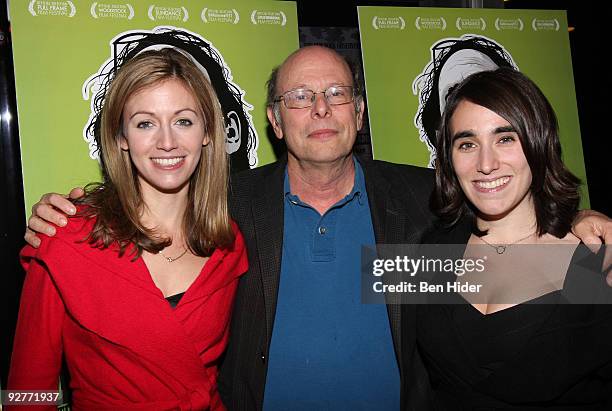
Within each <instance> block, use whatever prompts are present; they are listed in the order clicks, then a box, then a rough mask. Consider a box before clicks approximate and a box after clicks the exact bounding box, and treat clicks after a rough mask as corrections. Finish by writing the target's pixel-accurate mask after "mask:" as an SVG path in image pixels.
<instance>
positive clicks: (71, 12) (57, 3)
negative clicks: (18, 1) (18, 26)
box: [28, 0, 77, 17]
mask: <svg viewBox="0 0 612 411" xmlns="http://www.w3.org/2000/svg"><path fill="white" fill-rule="evenodd" d="M28 11H29V12H30V14H31V15H32V16H34V17H36V16H64V17H74V16H75V15H76V12H77V9H76V6H75V5H74V3H73V2H72V1H70V0H31V1H30V2H29V3H28Z"/></svg>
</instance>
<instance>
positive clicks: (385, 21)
mask: <svg viewBox="0 0 612 411" xmlns="http://www.w3.org/2000/svg"><path fill="white" fill-rule="evenodd" d="M372 27H374V30H381V29H382V30H389V29H391V30H404V29H405V28H406V21H405V20H404V18H403V17H401V16H398V17H381V16H374V17H373V18H372Z"/></svg>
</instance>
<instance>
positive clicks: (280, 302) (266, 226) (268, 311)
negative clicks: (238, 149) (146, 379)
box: [26, 46, 610, 410]
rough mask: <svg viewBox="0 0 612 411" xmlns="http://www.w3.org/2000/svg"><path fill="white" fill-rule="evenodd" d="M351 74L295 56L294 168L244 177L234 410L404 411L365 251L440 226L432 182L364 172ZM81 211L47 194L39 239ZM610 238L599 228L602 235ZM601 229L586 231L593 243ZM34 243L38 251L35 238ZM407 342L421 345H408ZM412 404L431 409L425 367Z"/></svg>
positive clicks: (285, 133)
mask: <svg viewBox="0 0 612 411" xmlns="http://www.w3.org/2000/svg"><path fill="white" fill-rule="evenodd" d="M356 86H357V83H356V82H355V81H354V74H353V73H352V72H351V69H350V67H349V65H348V64H347V63H346V61H345V60H344V59H343V58H342V57H341V56H339V55H338V54H337V53H335V52H334V51H332V50H330V49H327V48H323V47H317V46H313V47H306V48H302V49H300V50H298V51H296V52H295V53H293V54H292V55H290V56H289V57H288V58H287V59H286V60H285V62H284V63H283V64H282V65H281V66H280V67H279V68H278V69H277V70H275V71H274V72H273V74H272V76H271V79H270V82H269V84H268V103H269V107H268V110H267V113H268V118H269V120H270V123H271V124H272V127H273V129H274V133H275V134H276V136H277V137H278V138H279V139H284V140H285V142H286V145H287V156H286V158H283V159H281V160H280V161H278V162H276V163H273V164H270V165H267V166H264V167H260V168H258V169H255V170H249V171H246V172H243V173H240V174H238V175H235V176H234V177H233V178H232V185H231V196H232V198H231V204H230V205H231V210H232V215H233V217H234V219H235V220H236V221H237V222H238V224H239V226H240V228H241V230H242V232H243V234H244V237H245V239H246V243H247V247H248V254H249V272H248V273H247V274H246V275H245V276H243V277H242V279H241V283H240V286H239V288H238V293H237V297H236V302H235V307H234V317H233V320H232V326H231V336H230V342H229V346H228V349H227V353H226V355H225V359H224V361H223V364H222V365H221V369H220V375H219V390H220V392H221V395H222V397H223V400H224V402H225V404H226V405H227V407H228V408H229V409H231V410H258V409H262V408H264V409H266V410H276V409H279V410H280V409H282V410H287V409H291V410H296V409H307V410H325V409H330V410H339V409H351V410H355V409H377V410H378V409H381V410H383V409H394V410H396V409H398V408H399V402H400V398H399V397H400V390H399V380H400V371H399V369H398V360H400V358H399V355H400V352H399V347H400V341H399V339H400V335H401V333H400V329H399V327H400V318H399V306H394V305H389V306H384V305H368V304H361V298H360V297H361V290H360V249H361V246H362V245H373V244H375V243H416V242H419V240H420V237H421V235H422V233H423V232H424V230H425V229H426V228H427V227H428V226H429V224H430V222H431V220H432V216H431V214H430V211H429V209H428V205H427V204H428V196H429V192H430V190H431V188H432V184H433V176H432V173H431V172H430V170H427V169H422V168H418V167H411V166H403V165H395V164H390V163H385V162H380V161H373V162H363V163H360V162H359V161H357V159H356V158H355V157H354V156H353V155H352V153H351V148H352V146H353V143H354V142H355V137H356V133H357V131H358V130H359V128H360V127H361V123H362V115H363V109H364V104H363V100H362V96H361V94H360V93H359V91H358V90H356ZM50 204H51V205H53V206H55V207H56V208H57V209H60V210H64V211H67V210H69V208H70V207H71V205H70V203H69V202H68V201H67V200H65V199H63V198H62V197H61V196H59V195H45V196H43V198H42V200H41V202H40V203H39V204H38V205H36V206H35V207H34V211H35V215H34V216H33V217H32V218H31V219H30V228H31V229H33V230H36V231H40V232H47V233H48V232H49V231H48V230H52V228H51V227H50V226H49V225H47V224H46V223H44V221H43V220H42V218H44V219H45V220H49V221H53V222H58V221H59V220H60V218H61V215H60V214H59V213H58V212H57V210H56V209H55V208H53V207H50V206H49V205H50ZM601 224H605V225H606V227H608V226H609V225H610V223H609V221H608V220H607V219H605V217H603V218H602V217H600V218H599V220H597V219H595V220H594V219H591V220H590V221H589V222H588V223H586V224H585V225H586V226H590V225H595V226H597V227H596V229H595V230H597V229H600V228H601ZM591 231H592V230H590V228H589V227H587V228H585V232H586V233H587V234H588V235H590V234H591ZM26 240H28V242H30V243H31V244H32V245H34V246H36V243H37V239H36V238H35V236H34V234H33V232H31V231H28V233H27V234H26ZM404 335H410V333H408V334H404ZM404 363H411V364H413V367H414V369H411V370H402V372H403V373H404V375H405V376H410V378H411V380H410V381H409V383H408V384H406V386H407V387H409V388H408V389H407V390H405V391H403V392H402V396H403V400H405V399H406V398H409V399H410V403H411V406H414V407H416V408H417V409H426V405H424V404H425V403H423V402H421V401H422V400H424V399H425V398H426V396H425V395H422V394H423V393H424V390H425V389H426V386H427V382H426V378H427V377H426V375H425V373H424V371H423V370H422V365H421V363H420V361H418V358H417V359H416V360H415V361H408V362H404Z"/></svg>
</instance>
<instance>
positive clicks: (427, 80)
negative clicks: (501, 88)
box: [412, 34, 518, 167]
mask: <svg viewBox="0 0 612 411" xmlns="http://www.w3.org/2000/svg"><path fill="white" fill-rule="evenodd" d="M499 67H512V68H514V69H517V70H518V67H517V66H516V64H515V63H514V60H513V59H512V56H511V55H510V53H509V52H508V51H507V50H506V49H505V48H504V47H503V46H502V45H501V44H499V43H497V42H496V41H494V40H491V39H489V38H486V37H483V36H477V35H473V34H466V35H464V36H461V37H460V38H446V39H442V40H440V41H438V42H436V43H435V44H433V45H432V46H431V60H430V61H429V62H428V63H427V65H426V66H425V68H424V69H423V71H422V72H421V73H420V74H419V75H418V76H417V77H416V78H415V79H414V82H413V83H412V92H413V94H415V95H416V94H419V108H418V111H417V113H416V115H415V117H414V125H415V126H416V127H417V128H418V129H419V139H420V140H421V141H422V142H423V143H425V144H426V146H427V149H428V150H429V153H430V157H429V166H430V167H433V165H434V161H435V159H436V149H435V146H436V144H437V130H438V126H439V125H440V120H441V118H442V113H443V112H444V107H445V103H446V98H447V97H448V95H449V94H450V92H451V91H452V90H453V88H454V86H455V85H457V84H458V83H459V82H461V81H462V80H463V79H465V78H466V77H468V76H469V75H471V74H474V73H477V72H479V71H485V70H495V69H497V68H499Z"/></svg>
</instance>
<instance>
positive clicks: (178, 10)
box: [147, 4, 189, 22]
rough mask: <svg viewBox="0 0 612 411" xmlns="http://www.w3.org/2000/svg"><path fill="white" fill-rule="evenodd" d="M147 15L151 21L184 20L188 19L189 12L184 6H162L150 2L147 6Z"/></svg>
mask: <svg viewBox="0 0 612 411" xmlns="http://www.w3.org/2000/svg"><path fill="white" fill-rule="evenodd" d="M147 15H148V16H149V19H150V20H152V21H158V20H169V21H183V22H185V21H187V20H189V13H188V12H187V9H186V8H185V7H162V6H156V5H154V4H152V5H150V6H149V10H148V12H147Z"/></svg>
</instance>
